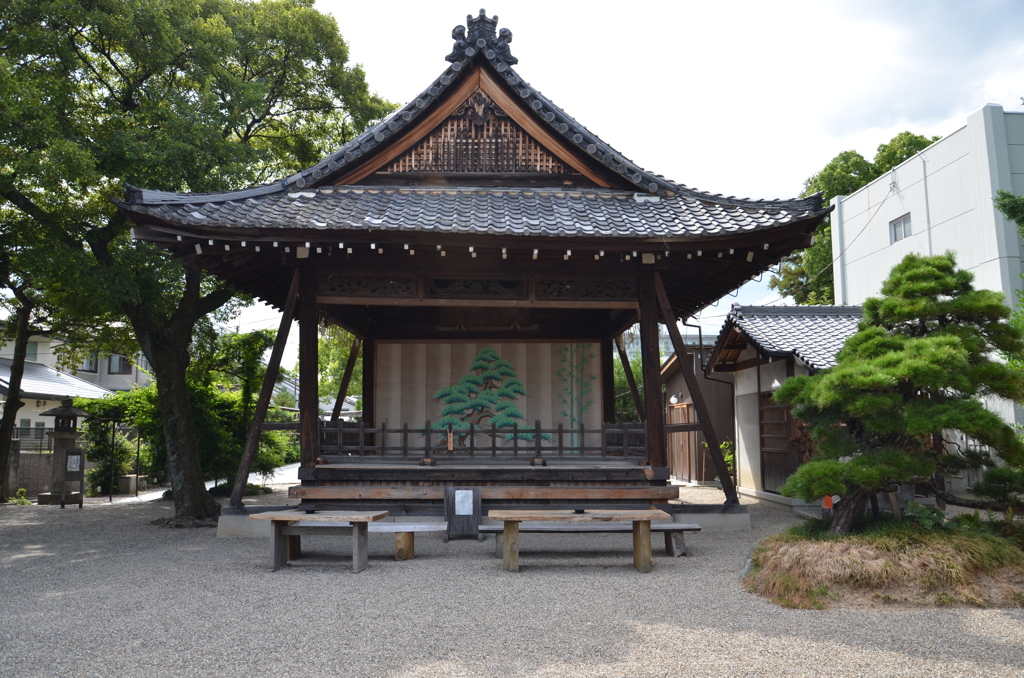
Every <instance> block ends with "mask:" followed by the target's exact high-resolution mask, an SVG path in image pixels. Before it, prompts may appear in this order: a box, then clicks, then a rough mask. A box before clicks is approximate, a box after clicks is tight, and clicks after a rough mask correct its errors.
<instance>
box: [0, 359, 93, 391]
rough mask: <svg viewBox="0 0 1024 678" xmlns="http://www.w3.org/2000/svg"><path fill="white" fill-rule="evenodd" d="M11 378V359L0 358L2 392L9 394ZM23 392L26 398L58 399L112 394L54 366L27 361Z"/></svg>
mask: <svg viewBox="0 0 1024 678" xmlns="http://www.w3.org/2000/svg"><path fill="white" fill-rule="evenodd" d="M10 380H11V360H10V359H9V358H0V393H2V394H3V395H5V396H6V395H7V392H8V388H9V385H10ZM21 393H22V397H25V398H45V399H47V400H56V399H59V398H64V397H67V396H73V397H78V398H102V397H104V396H107V395H110V394H111V393H113V391H108V390H107V389H105V388H103V387H102V386H97V385H96V384H93V383H90V382H88V381H86V380H84V379H79V378H78V377H75V376H72V375H70V374H65V373H63V372H58V371H57V370H55V369H53V368H52V367H47V366H46V365H43V364H41V363H33V362H28V361H26V362H25V372H24V374H23V375H22V377H21Z"/></svg>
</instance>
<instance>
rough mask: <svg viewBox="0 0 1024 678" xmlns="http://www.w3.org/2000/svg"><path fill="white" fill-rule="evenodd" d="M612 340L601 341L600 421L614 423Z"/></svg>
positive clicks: (613, 358) (613, 357) (613, 359)
mask: <svg viewBox="0 0 1024 678" xmlns="http://www.w3.org/2000/svg"><path fill="white" fill-rule="evenodd" d="M613 341H614V339H603V340H602V341H601V356H600V359H601V421H603V422H607V423H609V424H613V423H615V365H614V362H615V356H614V352H615V349H614V348H612V342H613Z"/></svg>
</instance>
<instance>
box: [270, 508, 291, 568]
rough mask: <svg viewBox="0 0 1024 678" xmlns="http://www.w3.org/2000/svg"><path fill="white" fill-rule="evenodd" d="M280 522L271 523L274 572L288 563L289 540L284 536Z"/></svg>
mask: <svg viewBox="0 0 1024 678" xmlns="http://www.w3.org/2000/svg"><path fill="white" fill-rule="evenodd" d="M286 524H287V523H285V522H284V521H280V520H272V521H270V527H271V530H270V571H271V572H274V571H277V570H279V569H281V568H282V567H284V566H285V564H287V563H288V538H287V537H285V536H284V526H285V525H286Z"/></svg>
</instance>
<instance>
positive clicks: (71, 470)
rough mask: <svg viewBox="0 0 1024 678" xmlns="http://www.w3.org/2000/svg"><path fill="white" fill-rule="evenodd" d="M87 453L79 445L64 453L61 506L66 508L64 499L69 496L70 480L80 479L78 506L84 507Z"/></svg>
mask: <svg viewBox="0 0 1024 678" xmlns="http://www.w3.org/2000/svg"><path fill="white" fill-rule="evenodd" d="M84 456H85V453H84V452H82V450H80V449H78V448H77V447H75V448H72V449H70V450H67V451H65V453H64V460H65V461H64V479H63V482H61V484H60V507H61V508H64V500H65V497H66V496H67V484H68V482H74V481H76V480H77V481H78V508H82V505H83V504H84V501H85V499H84V498H85V464H84V463H83V458H84Z"/></svg>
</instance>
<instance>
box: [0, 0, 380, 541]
mask: <svg viewBox="0 0 1024 678" xmlns="http://www.w3.org/2000/svg"><path fill="white" fill-rule="evenodd" d="M390 108H391V105H390V104H389V103H388V102H386V101H384V100H382V99H380V98H379V97H377V96H375V95H373V94H371V93H370V91H369V88H368V86H367V84H366V81H365V76H364V73H363V71H362V70H361V68H359V67H358V66H351V65H349V64H348V48H347V45H346V44H345V42H344V40H343V39H342V37H341V35H339V33H338V27H337V24H336V23H335V21H334V19H332V18H331V17H329V16H327V15H324V14H321V13H320V12H318V11H316V10H315V9H314V8H313V0H259V1H257V2H243V1H241V0H173V1H171V0H105V1H104V2H100V3H67V2H63V1H61V0H34V1H32V2H28V1H26V0H11V1H10V2H7V3H4V4H3V5H2V7H0V197H2V199H3V205H2V210H3V212H2V214H0V237H2V238H4V239H5V243H4V244H5V245H7V247H9V248H10V247H20V248H23V249H26V250H27V249H30V248H33V247H38V246H39V245H38V243H43V246H44V247H45V248H46V249H45V252H46V254H47V259H46V260H47V261H48V262H50V263H49V264H48V265H47V266H45V267H43V266H40V269H39V270H33V271H31V273H33V274H34V284H35V285H37V286H39V287H42V288H45V289H46V294H47V298H48V300H49V302H50V303H51V304H53V305H54V306H55V307H57V308H59V313H55V317H56V318H57V319H58V320H59V323H58V327H57V328H56V331H58V332H59V333H60V334H61V336H64V337H66V338H67V339H68V340H69V342H70V344H71V345H84V344H91V343H94V342H95V341H96V340H97V339H98V338H99V337H98V336H97V335H96V334H95V332H94V330H93V329H90V330H88V331H86V332H82V331H81V330H82V328H83V327H88V328H97V327H104V328H109V329H113V330H121V331H123V330H124V329H127V328H130V330H131V333H132V335H133V337H134V339H135V340H137V342H138V345H139V346H140V347H141V349H142V351H143V352H144V353H145V355H146V357H147V358H148V359H149V362H150V365H151V366H152V370H153V374H154V376H155V378H156V382H157V389H158V393H159V403H160V410H161V421H162V425H163V427H164V437H165V439H166V442H167V452H168V467H169V476H170V480H171V484H172V488H173V490H174V501H175V509H176V519H177V520H178V521H180V522H182V523H187V522H189V521H192V520H197V519H198V520H202V519H208V518H211V517H213V516H215V515H216V514H217V512H218V511H219V507H218V506H217V504H216V502H214V501H213V499H212V498H211V497H210V496H209V494H208V493H206V491H205V489H204V488H203V482H202V478H203V473H202V471H201V469H200V461H199V454H198V440H197V435H196V427H195V421H194V413H193V410H192V407H191V406H190V404H189V395H188V392H187V385H186V378H185V375H186V371H187V368H188V365H189V360H190V357H189V346H190V343H191V341H192V337H193V330H194V328H195V326H196V323H197V322H199V320H200V319H201V318H203V317H204V316H206V315H207V314H209V313H211V312H214V311H216V310H217V309H221V308H222V307H224V306H225V304H227V303H228V302H229V301H230V300H231V299H232V297H233V292H232V290H230V289H227V288H225V287H224V286H222V285H221V284H219V283H218V282H217V281H216V280H214V279H211V278H209V277H207V276H205V275H203V274H201V273H199V272H197V271H195V270H192V269H188V268H186V267H184V266H183V265H182V263H181V262H180V261H178V260H175V259H173V258H171V257H169V256H167V255H166V254H165V253H163V252H161V251H159V250H157V249H156V248H154V247H152V246H150V245H148V244H144V243H140V242H136V241H134V240H133V239H132V238H131V236H130V231H129V224H128V223H127V220H126V219H125V218H124V217H123V216H122V215H121V214H120V213H119V212H117V211H116V209H115V207H114V205H113V203H112V202H111V199H112V198H116V197H118V196H120V195H121V193H122V191H123V189H124V186H125V184H133V185H137V186H142V187H146V188H153V189H163V190H172V191H216V190H224V189H231V188H239V187H243V186H246V185H250V184H252V183H259V182H263V181H266V180H268V179H270V178H273V177H274V176H277V175H280V174H282V173H286V172H289V171H291V170H294V169H296V168H298V167H303V166H308V165H310V164H313V162H315V161H316V160H318V159H319V158H320V157H322V155H323V154H325V153H326V152H327V150H329V149H333V148H335V147H337V146H340V145H341V144H342V143H344V142H346V141H348V140H349V139H351V138H352V136H353V135H354V134H355V133H357V132H358V131H359V130H361V129H362V128H363V127H365V126H366V125H367V124H368V123H369V122H371V121H372V120H374V119H376V118H380V117H382V116H383V115H384V114H386V113H387V111H388V110H389V109H390ZM29 236H31V237H29ZM36 274H37V275H36Z"/></svg>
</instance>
